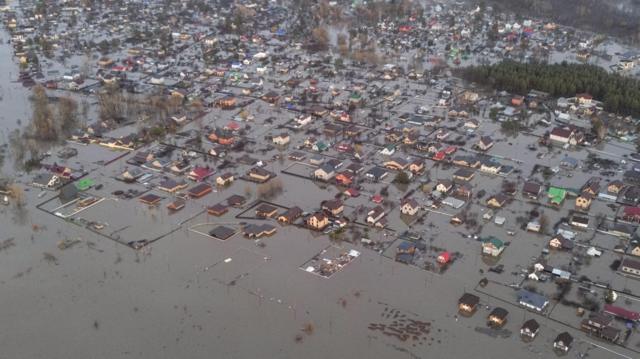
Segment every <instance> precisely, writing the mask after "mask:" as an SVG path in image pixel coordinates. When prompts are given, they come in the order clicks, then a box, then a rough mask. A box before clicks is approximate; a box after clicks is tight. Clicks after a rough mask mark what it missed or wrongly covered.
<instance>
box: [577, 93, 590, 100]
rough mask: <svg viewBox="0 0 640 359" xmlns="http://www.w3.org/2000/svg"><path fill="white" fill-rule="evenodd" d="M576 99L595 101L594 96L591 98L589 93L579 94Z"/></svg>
mask: <svg viewBox="0 0 640 359" xmlns="http://www.w3.org/2000/svg"><path fill="white" fill-rule="evenodd" d="M576 97H577V98H583V99H585V100H591V99H593V96H591V95H590V94H588V93H579V94H577V95H576Z"/></svg>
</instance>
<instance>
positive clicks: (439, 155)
mask: <svg viewBox="0 0 640 359" xmlns="http://www.w3.org/2000/svg"><path fill="white" fill-rule="evenodd" d="M446 155H447V154H446V153H445V151H438V153H436V154H435V155H433V159H434V160H435V161H442V160H444V158H445V156H446Z"/></svg>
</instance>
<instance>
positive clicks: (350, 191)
mask: <svg viewBox="0 0 640 359" xmlns="http://www.w3.org/2000/svg"><path fill="white" fill-rule="evenodd" d="M344 192H345V193H346V194H347V195H348V196H349V197H358V196H359V195H360V192H359V191H358V190H357V189H355V188H348V189H347V190H346V191H344Z"/></svg>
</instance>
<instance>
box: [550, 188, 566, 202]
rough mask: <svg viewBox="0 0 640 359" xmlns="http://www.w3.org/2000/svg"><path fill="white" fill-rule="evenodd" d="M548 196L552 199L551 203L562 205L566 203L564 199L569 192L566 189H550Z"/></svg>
mask: <svg viewBox="0 0 640 359" xmlns="http://www.w3.org/2000/svg"><path fill="white" fill-rule="evenodd" d="M548 194H549V198H550V199H551V203H555V204H560V203H562V201H564V198H565V196H566V195H567V190H565V189H564V188H558V187H549V191H548Z"/></svg>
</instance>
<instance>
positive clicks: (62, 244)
mask: <svg viewBox="0 0 640 359" xmlns="http://www.w3.org/2000/svg"><path fill="white" fill-rule="evenodd" d="M80 242H82V240H81V239H80V238H74V239H71V238H67V239H63V240H60V241H58V249H60V250H61V251H63V250H65V249H69V248H71V247H73V246H75V245H76V244H78V243H80Z"/></svg>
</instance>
